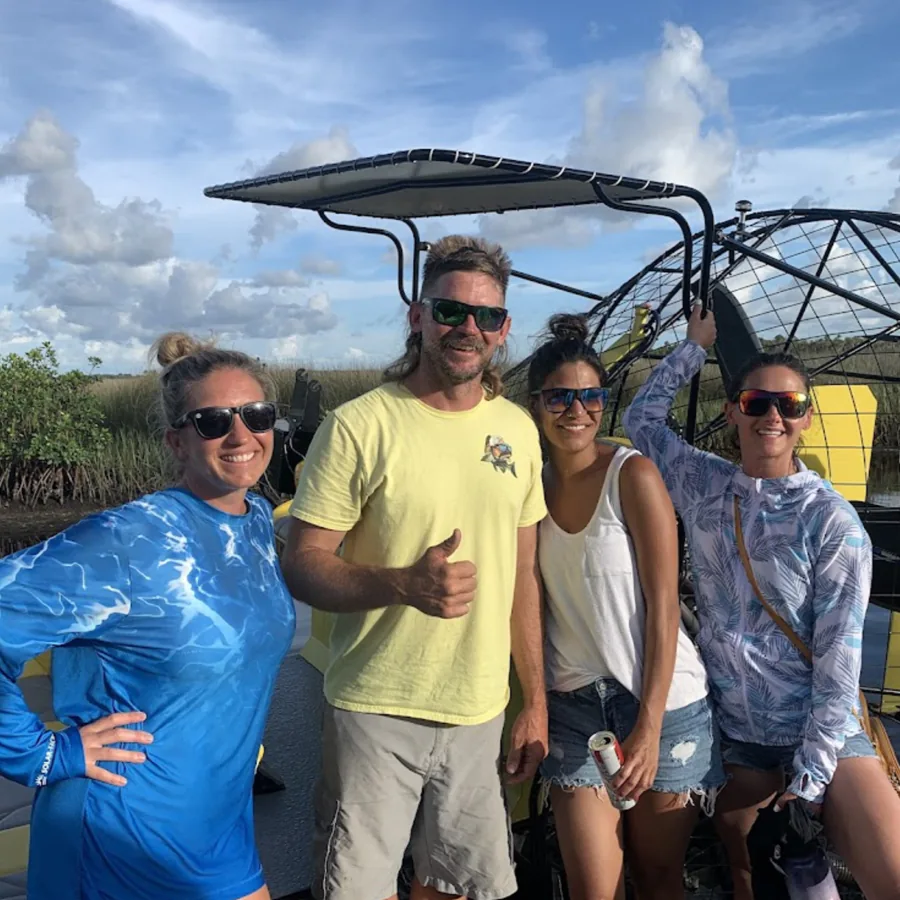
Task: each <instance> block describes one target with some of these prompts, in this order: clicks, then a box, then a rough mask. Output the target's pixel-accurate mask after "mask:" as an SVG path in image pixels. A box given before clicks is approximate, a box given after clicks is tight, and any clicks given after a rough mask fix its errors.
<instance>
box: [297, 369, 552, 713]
mask: <svg viewBox="0 0 900 900" xmlns="http://www.w3.org/2000/svg"><path fill="white" fill-rule="evenodd" d="M291 513H292V515H294V516H296V517H298V518H300V519H303V520H305V521H307V522H310V523H312V524H314V525H318V526H320V527H322V528H330V529H333V530H336V531H346V532H347V536H346V538H345V539H344V543H343V547H342V556H343V558H344V559H345V560H347V562H351V563H357V564H360V565H374V566H383V567H390V568H400V567H405V566H409V565H412V564H413V563H414V562H416V561H417V560H418V559H420V558H421V556H422V554H423V553H424V552H425V551H426V550H427V549H428V548H429V547H431V546H433V545H435V544H438V543H440V542H441V541H443V540H445V539H446V538H448V537H450V535H451V534H452V533H453V530H454V528H459V529H460V531H461V533H462V540H461V543H460V546H459V547H458V548H457V550H456V552H455V553H454V554H453V555H452V556H451V557H450V561H451V562H455V561H459V560H471V561H472V562H473V563H474V564H475V566H476V569H477V572H476V578H477V584H478V587H477V592H476V595H475V599H474V600H473V601H472V603H471V604H470V608H469V612H468V614H467V615H465V616H462V617H460V618H457V619H440V618H436V617H433V616H428V615H425V614H424V613H421V612H419V611H418V610H417V609H415V608H414V607H411V606H399V605H398V606H392V607H388V608H385V609H378V610H373V611H370V612H364V613H341V614H337V615H335V616H334V617H333V625H332V633H331V642H330V643H331V659H330V662H329V665H328V668H327V670H326V672H325V697H326V699H327V700H328V702H329V703H331V704H332V705H334V706H337V707H340V708H342V709H348V710H353V711H357V712H374V713H382V714H386V715H401V716H410V717H412V718H420V719H430V720H433V721H438V722H446V723H449V724H455V725H475V724H479V723H481V722H486V721H489V720H490V719H492V718H494V717H495V716H497V715H499V714H500V713H501V712H502V711H503V710H504V709H505V708H506V705H507V703H508V701H509V660H510V616H511V613H512V601H513V592H514V588H515V577H516V550H517V544H516V542H517V536H518V528H520V527H526V526H529V525H534V524H535V523H536V522H538V521H540V520H541V519H542V518H543V517H544V515H545V514H546V506H545V505H544V493H543V486H542V484H541V450H540V442H539V439H538V433H537V428H536V427H535V425H534V422H533V421H532V420H531V418H530V416H529V415H528V413H527V412H526V411H525V410H524V409H522V408H521V407H520V406H517V405H516V404H514V403H512V402H510V401H509V400H506V399H505V398H503V397H498V398H496V399H493V400H487V399H484V400H482V401H481V402H480V403H479V404H478V406H476V407H475V408H474V409H471V410H467V411H465V412H444V411H441V410H437V409H434V408H432V407H430V406H428V405H427V404H425V403H423V402H422V401H421V400H419V399H418V398H417V397H415V396H414V395H413V394H412V393H411V392H410V391H409V390H408V389H407V388H405V387H404V386H402V385H399V384H396V383H389V384H385V385H381V386H380V387H377V388H375V389H374V390H372V391H369V392H368V393H366V394H363V395H362V396H360V397H357V398H355V399H353V400H351V401H349V402H348V403H345V404H343V405H342V406H340V407H338V408H337V409H336V410H334V411H333V412H332V413H330V414H329V415H328V416H327V417H326V419H325V421H324V422H323V423H322V424H321V426H320V427H319V429H318V430H317V432H316V434H315V436H314V438H313V441H312V445H311V446H310V449H309V453H308V455H307V458H306V463H305V464H304V466H303V471H302V474H301V477H300V481H299V483H298V486H297V492H296V495H295V497H294V500H293V503H292V504H291Z"/></svg>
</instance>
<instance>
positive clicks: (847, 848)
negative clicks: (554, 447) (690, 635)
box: [624, 308, 900, 900]
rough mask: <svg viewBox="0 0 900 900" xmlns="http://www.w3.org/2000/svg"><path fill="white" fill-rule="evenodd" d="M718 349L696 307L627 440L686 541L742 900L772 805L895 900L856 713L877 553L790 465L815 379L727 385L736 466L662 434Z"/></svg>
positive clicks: (719, 812)
mask: <svg viewBox="0 0 900 900" xmlns="http://www.w3.org/2000/svg"><path fill="white" fill-rule="evenodd" d="M715 336H716V331H715V320H714V317H713V315H712V313H709V314H708V315H707V316H706V317H705V318H704V317H702V316H701V315H700V312H699V308H698V309H695V311H694V314H693V316H692V317H691V320H690V322H689V324H688V332H687V340H686V341H685V342H684V343H683V344H681V345H680V346H679V347H677V348H676V349H675V350H674V351H672V352H671V353H670V354H669V355H668V356H667V357H666V358H665V359H664V360H663V361H662V362H661V363H660V364H659V365H658V366H657V367H656V368H655V369H654V371H653V373H652V374H651V375H650V377H649V378H648V380H647V382H646V383H645V384H644V386H643V387H642V388H641V389H640V391H639V392H638V394H637V396H636V397H635V399H634V401H633V402H632V404H631V406H630V407H629V409H628V411H627V412H626V414H625V418H624V427H625V431H626V434H627V435H628V436H629V438H631V440H632V441H633V443H634V445H635V446H636V447H637V448H638V449H639V450H640V451H641V452H642V453H644V454H645V455H647V456H649V457H650V458H651V459H652V460H653V461H654V462H655V463H656V465H657V466H658V467H659V469H660V471H661V472H662V475H663V478H664V480H665V482H666V485H667V487H668V488H669V491H670V494H671V496H672V500H673V502H674V504H675V508H676V510H677V511H678V513H679V514H680V515H681V517H682V520H683V521H684V523H685V527H686V529H687V533H688V539H689V543H690V549H691V563H692V569H693V577H694V587H695V591H696V595H697V601H698V606H699V609H700V613H701V629H700V634H699V636H698V643H699V645H700V649H701V652H702V655H703V659H704V662H705V664H706V668H707V672H708V675H709V679H710V685H711V689H712V695H713V699H714V706H715V710H716V714H717V718H718V722H719V725H720V727H721V730H722V753H723V758H724V759H725V762H726V768H727V769H728V772H729V775H730V782H729V784H728V785H727V786H726V787H725V789H724V790H723V792H722V794H721V796H720V797H719V801H718V804H717V806H716V820H717V825H718V827H719V832H720V834H721V835H722V838H723V840H724V841H725V844H726V847H727V849H728V853H729V858H730V861H731V866H732V872H733V874H734V880H735V898H736V900H752V896H753V895H752V891H751V880H750V872H749V866H750V863H749V858H748V854H747V847H746V836H747V834H748V832H749V830H750V828H751V826H752V824H753V822H754V820H755V816H756V811H757V809H759V807H761V806H764V805H766V804H767V803H768V802H769V801H770V800H771V799H772V797H774V796H775V795H776V794H781V795H782V796H781V798H780V800H779V804H783V803H786V802H791V801H797V798H800V799H801V801H806V802H809V803H811V804H813V805H814V807H813V808H814V809H817V808H818V807H820V806H821V808H822V814H823V817H824V822H825V826H826V830H827V831H828V833H829V836H830V837H831V839H832V840H833V842H834V844H835V845H836V847H837V849H838V851H839V852H840V853H841V854H842V855H843V856H844V858H845V859H846V861H847V863H848V865H849V866H850V868H851V870H852V871H853V874H854V875H855V877H856V878H857V880H858V882H859V884H860V886H861V887H862V889H863V890H864V892H865V893H866V896H867V897H869V898H870V900H881V898H884V900H887V898H896V897H898V896H900V853H898V852H897V844H896V840H897V835H898V834H900V798H898V796H897V794H896V793H895V791H894V790H893V788H892V786H891V784H890V782H889V781H888V779H887V777H886V775H885V773H884V771H883V770H882V768H881V766H880V764H879V762H878V760H877V758H876V757H875V751H874V748H873V747H872V744H871V742H870V741H869V739H868V737H867V736H866V734H865V732H864V731H863V730H862V727H861V725H860V722H859V720H858V719H857V715H856V714H857V713H859V700H858V698H859V672H860V664H861V652H862V631H863V622H864V619H865V613H866V608H867V605H868V599H869V589H870V583H871V574H872V545H871V541H870V540H869V537H868V535H867V534H866V531H865V529H864V528H863V526H862V524H861V523H860V521H859V518H858V517H857V515H856V512H855V511H854V509H853V507H852V506H851V505H850V503H848V502H847V501H846V500H845V499H844V498H842V497H841V496H840V495H839V494H838V493H837V492H836V491H835V490H834V489H833V488H832V487H831V485H830V484H828V483H827V482H825V481H823V480H822V479H821V478H820V477H819V476H818V475H817V474H816V473H814V472H811V471H809V470H808V469H807V468H806V467H805V466H804V465H803V463H802V462H801V461H800V460H799V459H798V458H797V456H796V453H795V449H796V446H797V443H798V441H799V440H800V436H801V434H802V432H803V431H804V430H805V429H806V428H808V427H809V426H810V424H811V416H812V409H811V406H810V396H809V395H810V384H809V378H808V376H807V375H806V372H805V369H804V368H803V366H802V364H801V363H800V362H799V361H798V360H796V359H795V358H793V357H789V356H784V355H777V356H765V355H761V356H760V357H758V358H756V359H753V360H751V361H749V363H748V365H747V366H746V367H745V369H744V371H743V373H741V374H740V375H739V376H738V378H737V379H736V384H735V385H733V386H732V390H731V391H730V393H729V400H728V403H727V406H726V412H727V417H728V421H729V423H730V424H731V425H734V426H736V428H737V434H738V439H739V443H740V452H741V464H740V465H739V466H736V465H733V464H732V463H730V462H728V461H726V460H724V459H722V458H720V457H718V456H715V455H713V454H710V453H704V452H701V451H700V450H698V449H696V448H694V447H692V446H690V445H689V444H687V443H686V442H684V441H683V440H681V439H680V438H679V437H678V436H677V435H676V434H675V433H674V432H673V431H672V430H671V429H670V428H669V427H668V425H667V422H666V417H667V414H668V412H669V410H670V408H671V406H672V403H673V401H674V399H675V396H676V394H677V393H678V391H679V390H680V389H681V388H682V387H683V386H684V385H686V384H687V383H688V382H689V381H690V380H691V378H692V377H693V376H694V375H695V374H696V373H697V372H699V370H700V368H701V367H702V366H703V362H704V360H705V358H706V353H707V350H708V349H709V348H710V347H711V346H712V345H713V343H714V342H715ZM735 498H736V500H737V504H736V505H735ZM735 510H737V514H738V515H739V516H740V518H741V521H740V525H741V528H742V531H743V534H744V540H745V544H746V548H747V552H748V555H749V561H750V565H751V567H752V572H753V575H754V578H755V580H756V582H757V584H758V586H759V588H760V590H761V592H762V594H763V597H764V599H765V600H766V601H767V602H768V603H769V604H770V605H771V606H772V607H773V608H774V610H775V611H776V612H777V613H778V614H779V615H780V616H782V617H783V618H784V620H785V621H786V622H787V623H788V625H789V626H790V627H791V629H793V631H794V632H795V634H796V635H797V636H798V637H799V638H800V640H801V641H802V642H803V643H804V644H805V645H806V646H807V647H808V648H810V651H811V655H812V660H811V664H810V663H808V662H807V661H806V659H804V656H803V655H802V654H801V652H800V651H799V650H798V649H796V648H795V647H794V646H793V644H792V643H791V641H790V639H789V638H788V637H787V636H785V634H784V633H783V631H782V630H781V629H780V628H779V626H778V625H777V624H776V622H775V621H774V619H773V618H772V617H771V616H770V614H769V613H768V612H767V611H766V609H765V607H764V606H763V604H762V603H761V602H760V601H759V600H758V599H757V597H756V594H755V592H754V590H753V587H752V585H751V582H750V578H749V576H748V575H747V574H746V571H745V569H744V566H743V564H742V561H741V558H740V554H739V550H738V543H737V524H738V523H737V522H736V519H735ZM785 776H786V782H787V783H786V785H785Z"/></svg>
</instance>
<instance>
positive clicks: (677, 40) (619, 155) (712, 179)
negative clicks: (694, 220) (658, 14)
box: [481, 23, 738, 249]
mask: <svg viewBox="0 0 900 900" xmlns="http://www.w3.org/2000/svg"><path fill="white" fill-rule="evenodd" d="M640 81H641V83H640V87H639V90H638V93H637V95H636V96H629V94H628V92H627V91H624V90H623V89H622V85H621V84H620V83H619V81H618V79H617V78H615V76H614V75H613V74H611V73H609V72H606V73H603V74H601V75H598V76H597V77H596V78H595V79H594V81H593V82H592V83H591V84H590V85H589V86H588V89H587V91H586V93H585V96H584V100H583V119H582V122H581V126H580V129H579V131H578V133H577V134H576V135H575V136H574V138H573V139H572V140H571V141H570V143H569V147H568V151H567V152H566V154H565V157H564V159H563V160H562V161H563V162H564V163H565V164H568V165H571V166H574V167H577V168H584V169H589V170H593V171H600V172H607V173H610V174H622V175H628V176H632V177H639V178H649V179H657V180H660V181H675V182H678V183H681V184H686V185H690V186H692V187H695V188H697V189H698V190H700V191H702V192H703V193H705V194H706V195H707V196H709V197H711V198H713V199H715V198H716V197H717V196H720V195H721V194H722V192H723V189H724V188H725V186H726V185H727V184H728V182H729V178H730V176H731V173H732V170H733V168H734V166H735V163H736V161H737V149H738V145H737V139H736V136H735V134H734V131H733V129H732V127H731V125H730V109H729V105H728V87H727V85H726V83H725V82H724V81H722V80H721V79H720V78H718V77H716V75H715V74H714V73H713V72H712V70H711V68H710V66H709V65H708V64H707V62H706V61H705V59H704V54H703V41H702V39H701V38H700V36H699V35H698V34H697V32H696V31H695V30H694V29H692V28H690V27H687V26H681V27H679V26H676V25H673V24H672V23H666V25H665V26H664V29H663V37H662V47H661V48H660V50H659V52H658V53H656V54H655V55H653V56H652V57H650V58H649V59H648V60H647V62H646V64H645V66H644V69H643V73H642V77H641V79H640ZM599 219H602V220H604V221H606V222H607V223H610V222H611V223H615V225H614V227H629V226H630V225H632V224H634V223H635V221H636V219H637V217H635V216H630V215H628V214H622V213H611V212H610V211H609V210H608V209H604V208H603V207H600V206H597V207H586V208H583V209H580V210H565V209H559V210H537V211H528V212H515V213H507V214H505V215H504V216H502V217H500V218H497V217H493V216H491V217H488V216H484V217H482V218H481V228H482V230H483V231H485V232H487V233H489V234H490V235H491V236H492V237H494V238H496V239H497V240H500V241H501V242H503V243H504V245H505V246H508V247H510V248H513V249H514V248H518V247H527V246H534V245H541V244H543V245H547V244H550V245H554V244H557V245H558V244H563V245H567V244H585V243H588V242H589V241H590V240H591V239H592V237H593V236H594V235H595V233H596V226H597V221H598V220H599ZM607 227H609V225H607Z"/></svg>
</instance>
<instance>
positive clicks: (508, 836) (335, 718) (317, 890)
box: [312, 703, 516, 900]
mask: <svg viewBox="0 0 900 900" xmlns="http://www.w3.org/2000/svg"><path fill="white" fill-rule="evenodd" d="M502 732H503V716H502V715H501V716H498V717H497V718H495V719H493V720H492V721H490V722H486V723H485V724H483V725H458V726H450V725H441V724H437V723H433V722H425V721H420V720H414V719H407V718H399V717H395V716H384V715H374V714H371V713H355V712H347V711H346V710H342V709H336V708H334V707H332V706H331V705H330V704H328V703H326V704H325V719H324V726H323V732H322V738H323V739H322V773H321V775H320V778H319V782H318V785H317V787H316V809H315V819H316V826H315V839H314V848H313V853H314V875H313V884H312V891H313V896H314V897H315V898H316V900H387V898H388V897H392V896H393V895H394V894H395V893H396V892H397V877H398V875H399V872H400V868H401V865H402V862H403V857H404V855H405V853H406V851H407V849H409V850H410V851H411V853H412V859H413V863H414V865H415V872H416V877H417V878H418V880H419V881H420V882H421V883H422V884H424V885H425V886H426V887H428V886H430V887H433V888H434V889H435V890H438V891H441V892H443V893H446V894H451V895H455V896H461V897H468V898H471V900H502V898H506V897H509V896H510V895H512V894H514V893H515V892H516V879H515V873H514V871H513V843H512V831H511V828H510V820H509V812H508V810H507V806H506V796H505V792H504V790H503V783H502V780H501V773H500V766H501V740H502Z"/></svg>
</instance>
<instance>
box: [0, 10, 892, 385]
mask: <svg viewBox="0 0 900 900" xmlns="http://www.w3.org/2000/svg"><path fill="white" fill-rule="evenodd" d="M376 8H377V12H375V11H374V10H375V9H376ZM898 32H900V4H898V3H896V0H854V2H853V3H847V2H846V0H844V2H837V3H833V2H831V0H810V2H803V0H759V2H754V3H752V4H750V3H748V4H722V3H713V2H710V0H702V2H701V0H694V2H691V0H681V2H677V0H635V2H632V3H623V4H598V3H587V2H582V0H570V2H568V3H566V4H538V3H536V2H534V0H520V2H517V3H512V2H510V0H494V2H492V3H490V4H486V3H484V2H479V3H476V2H475V0H457V2H454V3H452V4H423V3H414V2H412V0H379V3H378V4H377V5H376V4H367V3H363V2H361V0H331V4H330V5H326V4H306V3H296V2H288V0H219V2H211V0H209V2H199V0H197V2H194V0H79V2H77V3H75V2H72V0H32V2H31V3H30V4H28V5H27V6H26V5H25V4H23V3H21V2H20V0H0V355H3V354H4V353H8V352H19V353H21V352H24V351H25V350H27V349H28V348H30V347H33V346H36V345H38V344H40V343H42V342H43V341H51V342H52V343H53V344H54V346H55V347H56V348H57V350H58V353H59V357H60V360H61V363H62V365H63V366H64V367H66V368H68V367H79V368H84V367H86V366H87V365H88V363H87V359H88V357H90V356H97V357H100V358H101V359H102V360H103V365H102V367H101V369H100V371H101V372H108V373H115V372H138V371H141V370H143V369H144V368H146V366H147V350H148V347H149V346H150V344H151V343H152V341H153V340H154V339H155V338H156V337H157V336H158V335H159V334H161V333H163V332H165V331H168V330H172V329H183V330H187V331H189V332H191V333H193V334H197V335H198V336H201V337H207V336H209V335H215V336H216V338H217V340H218V342H219V344H220V345H222V346H234V347H238V348H240V349H243V350H246V351H248V352H251V353H253V354H255V355H258V356H260V357H262V358H264V359H266V360H270V361H272V362H277V363H291V364H302V365H308V366H315V367H332V366H348V365H351V366H358V365H366V366H368V365H373V366H374V365H380V364H382V363H383V362H385V361H387V360H389V359H391V358H393V357H394V356H396V355H397V354H398V353H399V352H400V350H401V348H402V341H403V334H404V315H405V306H404V304H403V303H402V301H401V300H400V298H399V296H398V294H397V290H396V262H395V259H394V257H393V255H392V251H391V248H390V245H389V244H388V243H387V242H386V241H385V240H384V239H382V238H379V237H373V236H361V235H354V234H347V233H343V232H336V231H333V230H332V229H329V228H327V227H326V226H325V225H324V224H323V223H321V222H320V220H319V219H318V217H317V216H316V215H315V214H314V213H311V212H305V211H297V212H293V211H287V210H283V209H273V208H260V207H254V206H252V205H249V204H244V203H235V202H232V201H224V200H218V199H211V198H206V197H205V196H204V194H203V190H204V188H206V187H208V186H210V185H215V184H221V183H223V182H229V181H234V180H238V179H242V178H248V177H251V176H253V175H254V174H257V173H259V172H262V171H267V172H269V171H287V170H292V169H297V168H303V167H306V166H313V165H321V164H324V163H327V162H334V161H339V160H345V159H353V158H356V157H362V156H370V155H374V154H377V153H384V152H390V151H397V150H404V149H408V148H412V147H439V148H444V149H453V150H456V149H459V150H466V151H475V152H479V153H484V154H488V155H493V156H505V157H512V158H515V159H522V160H529V161H536V162H553V163H565V164H567V165H572V166H577V167H580V168H585V169H591V170H596V171H601V172H610V173H615V174H624V175H628V176H632V177H640V178H644V177H646V178H654V179H659V180H665V181H675V182H679V183H681V184H687V185H691V186H693V187H695V188H698V189H699V190H701V191H703V192H704V193H705V194H706V195H707V196H708V197H709V199H710V200H711V202H712V204H713V207H714V210H715V214H716V218H717V219H719V220H725V219H729V218H731V217H732V216H733V214H734V204H735V202H736V201H737V200H740V199H749V200H751V201H752V203H753V205H754V209H755V210H764V209H770V208H782V207H791V206H794V205H796V204H800V205H804V204H805V205H810V204H813V205H818V206H829V207H835V208H837V207H848V208H856V209H877V210H880V209H892V210H893V211H896V212H900V105H898V102H897V99H896V91H895V90H892V86H893V87H896V86H897V85H900V55H898V54H897V53H896V49H895V47H894V44H895V35H896V34H897V33H898ZM366 224H380V223H375V222H371V221H367V222H366ZM692 224H693V225H695V226H696V225H697V224H698V223H697V222H696V221H692ZM450 231H456V232H460V231H462V232H467V233H482V234H484V235H486V236H488V237H490V238H492V239H494V240H498V241H500V242H501V243H502V244H503V246H504V247H505V248H506V249H507V250H508V251H509V253H510V255H511V256H512V259H513V264H514V266H515V267H516V268H517V269H520V270H525V271H527V272H533V273H535V274H538V275H541V276H543V277H548V278H555V279H558V280H562V281H565V282H567V283H570V284H575V285H578V286H580V287H582V288H585V289H587V290H592V291H596V292H598V293H606V292H608V291H610V290H613V289H614V288H616V287H617V286H618V285H619V284H621V283H622V282H623V281H625V280H626V279H627V278H629V277H630V276H631V275H632V274H634V273H635V272H637V271H638V270H640V269H641V268H642V267H643V266H644V265H646V264H647V263H648V262H649V261H650V260H651V259H652V258H653V257H654V256H655V255H656V254H657V253H659V252H661V251H662V250H663V249H665V248H666V247H667V246H669V245H670V244H671V243H673V242H675V241H676V240H678V238H679V234H678V233H677V232H676V231H675V229H674V227H673V225H672V223H670V222H667V221H664V220H657V219H655V218H653V219H650V220H649V221H648V220H647V219H645V218H644V217H636V216H630V217H627V218H624V219H623V218H615V219H610V218H609V217H602V216H598V215H595V214H593V213H589V214H585V213H584V211H579V212H578V213H574V212H572V211H569V210H551V211H543V212H522V213H508V214H506V215H504V216H502V217H497V216H490V217H456V218H453V219H435V220H425V221H424V222H423V223H422V233H423V237H424V238H425V239H426V240H427V239H429V238H434V237H437V236H440V235H441V234H445V233H448V232H450ZM400 234H401V235H402V232H400ZM508 305H509V307H510V310H511V315H512V340H511V349H512V355H513V357H514V358H515V357H521V356H523V355H525V354H526V353H527V352H528V351H529V349H530V347H531V345H532V341H533V339H534V336H535V335H536V334H537V333H538V332H539V331H540V329H541V328H542V327H543V325H544V324H545V322H546V319H547V317H548V316H549V315H550V314H552V313H553V312H556V311H559V310H562V309H566V310H572V311H578V310H583V309H587V308H588V306H589V303H588V301H584V302H582V301H580V300H579V299H578V298H575V297H572V296H570V295H561V294H558V293H556V292H551V291H547V290H545V289H542V288H540V287H536V286H534V285H525V284H524V283H522V282H514V284H513V285H512V286H511V288H510V293H509V303H508Z"/></svg>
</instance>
